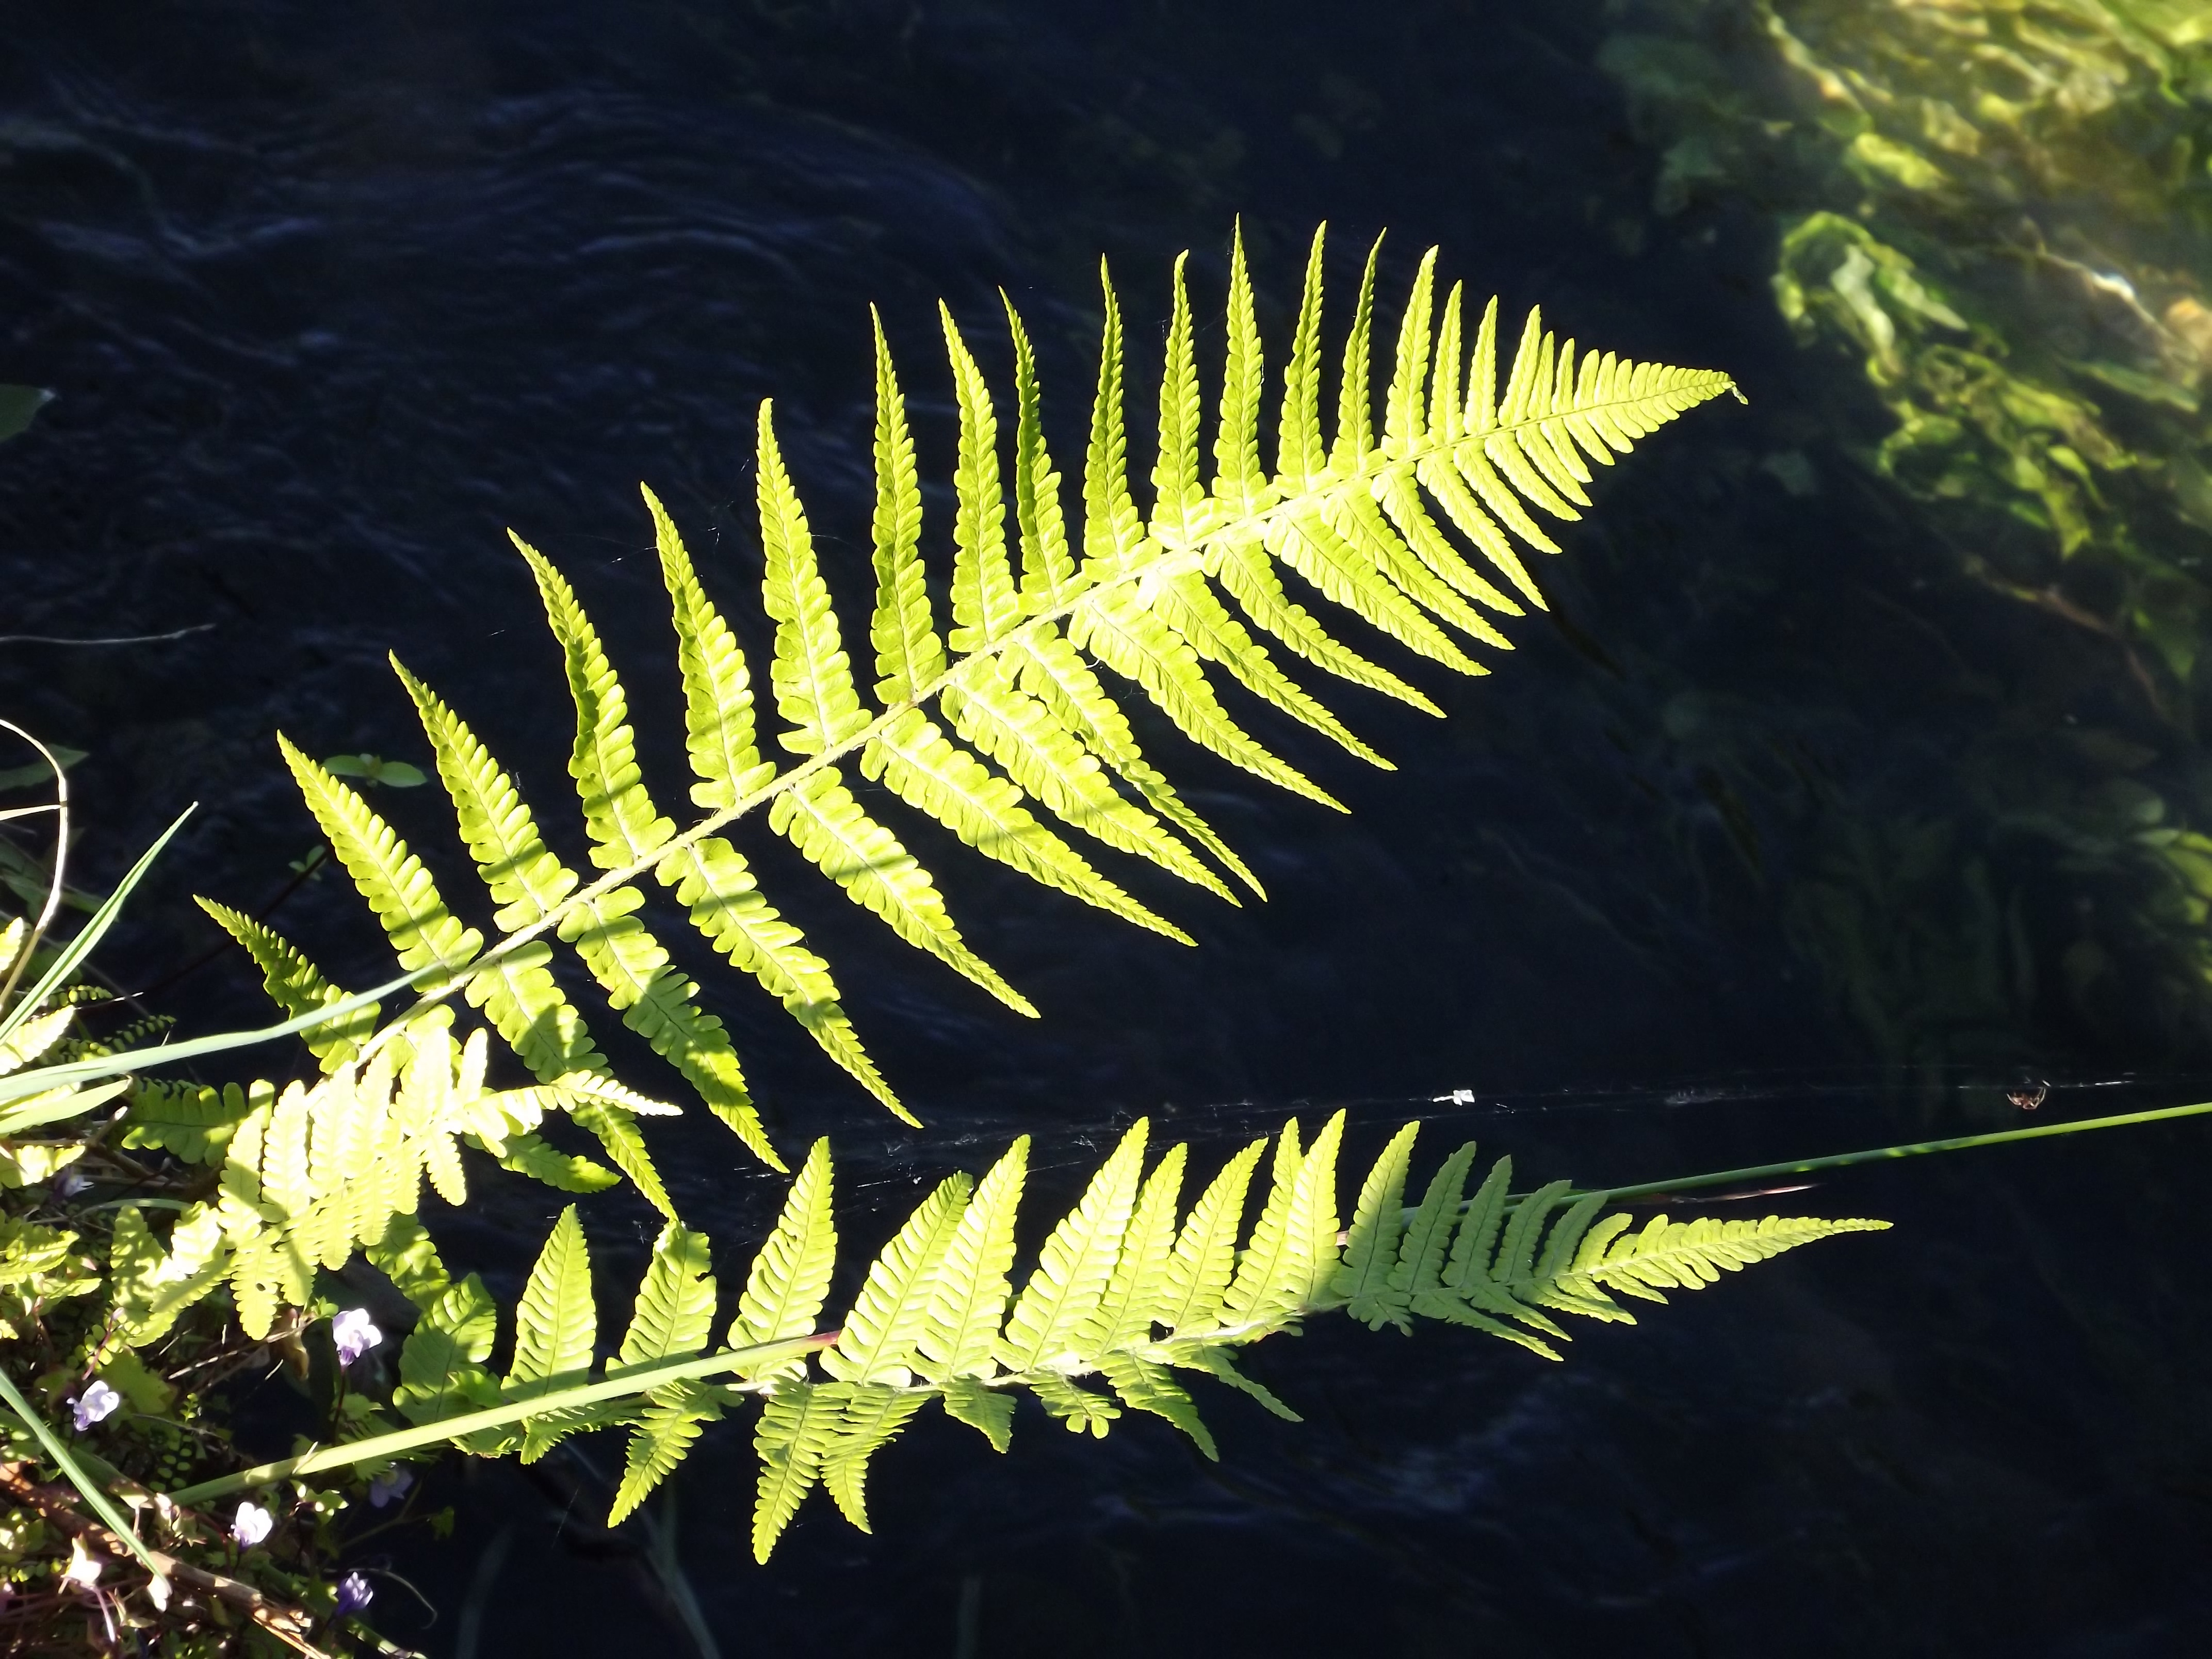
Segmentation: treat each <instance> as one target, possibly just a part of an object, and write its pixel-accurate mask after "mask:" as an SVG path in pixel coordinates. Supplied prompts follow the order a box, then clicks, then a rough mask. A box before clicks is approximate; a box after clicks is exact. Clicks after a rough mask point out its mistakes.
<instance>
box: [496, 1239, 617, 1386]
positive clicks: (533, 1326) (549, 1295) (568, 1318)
mask: <svg viewBox="0 0 2212 1659" xmlns="http://www.w3.org/2000/svg"><path fill="white" fill-rule="evenodd" d="M598 1332H599V1314H598V1310H597V1309H596V1308H595V1307H594V1305H593V1304H592V1256H591V1250H590V1248H589V1247H588V1246H587V1245H586V1243H584V1229H583V1226H582V1224H580V1222H579V1221H578V1220H577V1219H576V1206H574V1205H573V1204H571V1205H569V1206H568V1207H567V1208H566V1209H564V1210H562V1212H561V1218H560V1219H559V1220H558V1221H556V1222H555V1223H554V1224H553V1231H552V1232H551V1233H550V1234H549V1235H548V1236H547V1237H546V1240H545V1247H544V1249H542V1250H540V1251H539V1252H538V1261H537V1262H536V1264H535V1265H533V1266H532V1268H531V1269H530V1277H529V1279H527V1280H526V1281H525V1282H524V1284H523V1287H522V1298H521V1300H520V1301H519V1302H517V1303H516V1304H515V1308H514V1359H513V1364H510V1365H509V1366H508V1367H507V1376H506V1378H505V1380H504V1381H503V1382H502V1383H501V1385H500V1394H501V1397H502V1398H504V1399H508V1400H520V1399H528V1398H531V1397H532V1396H534V1395H541V1394H550V1393H552V1392H554V1391H555V1390H556V1389H559V1388H561V1387H563V1386H565V1385H567V1384H569V1383H576V1382H580V1381H581V1380H582V1379H583V1377H584V1376H586V1374H587V1373H588V1372H589V1371H590V1370H591V1367H592V1346H593V1343H594V1341H595V1340H596V1338H597V1335H598Z"/></svg>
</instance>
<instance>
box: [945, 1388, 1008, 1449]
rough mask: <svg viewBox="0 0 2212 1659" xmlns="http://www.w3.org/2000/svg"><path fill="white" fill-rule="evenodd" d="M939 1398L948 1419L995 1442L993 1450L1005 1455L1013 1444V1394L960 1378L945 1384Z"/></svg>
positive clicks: (992, 1445)
mask: <svg viewBox="0 0 2212 1659" xmlns="http://www.w3.org/2000/svg"><path fill="white" fill-rule="evenodd" d="M939 1400H940V1401H942V1403H943V1405H944V1407H945V1415H946V1416H947V1417H950V1418H952V1419H956V1420H957V1421H959V1422H962V1423H965V1424H966V1425H968V1426H969V1428H971V1429H973V1430H975V1432H976V1433H978V1434H980V1435H981V1436H982V1437H984V1438H985V1439H986V1440H987V1441H989V1442H990V1443H991V1449H992V1450H993V1451H994V1452H998V1453H1000V1454H1001V1455H1003V1454H1004V1453H1005V1451H1006V1448H1007V1447H1008V1446H1009V1445H1011V1444H1012V1443H1013V1434H1014V1397H1013V1395H1010V1394H1005V1393H1001V1392H1000V1390H998V1389H994V1388H992V1387H990V1386H989V1385H988V1384H987V1383H983V1382H981V1380H980V1379H978V1378H975V1377H973V1376H956V1377H954V1378H953V1379H952V1381H951V1382H950V1383H946V1384H945V1389H944V1392H943V1393H942V1394H941V1395H939Z"/></svg>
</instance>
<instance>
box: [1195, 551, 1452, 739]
mask: <svg viewBox="0 0 2212 1659" xmlns="http://www.w3.org/2000/svg"><path fill="white" fill-rule="evenodd" d="M1211 574H1212V575H1213V576H1214V577H1215V579H1216V580H1218V581H1219V582H1220V583H1221V585H1222V586H1223V587H1224V588H1225V589H1226V590H1227V591H1228V593H1229V596H1230V597H1231V599H1235V600H1236V601H1237V604H1238V605H1241V606H1243V611H1244V614H1245V615H1246V616H1248V617H1251V618H1252V620H1253V621H1254V622H1255V623H1257V624H1259V626H1260V627H1261V628H1262V629H1266V630H1267V632H1268V633H1269V634H1271V635H1273V636H1274V637H1275V638H1277V639H1279V640H1280V641H1282V642H1283V643H1284V644H1285V645H1287V646H1289V647H1290V648H1291V650H1293V651H1295V652H1297V653H1298V654H1299V655H1300V656H1302V657H1304V658H1305V659H1307V660H1308V661H1309V662H1311V663H1314V664H1316V665H1319V666H1320V667H1322V668H1325V669H1327V670H1328V671H1329V672H1330V673H1332V674H1334V675H1335V676H1336V677H1337V678H1339V679H1343V680H1349V681H1351V682H1352V684H1355V685H1364V686H1365V687H1367V688H1368V689H1369V690H1373V691H1380V692H1382V693H1383V694H1384V695H1385V696H1392V697H1395V698H1396V699H1397V700H1398V701H1399V702H1402V703H1406V704H1407V705H1408V706H1410V707H1412V708H1418V709H1419V710H1420V711H1421V712H1422V713H1423V714H1434V715H1435V716H1436V717H1437V719H1439V720H1442V719H1443V712H1444V711H1443V709H1441V708H1437V706H1436V704H1435V703H1433V702H1431V701H1430V700H1429V699H1428V698H1427V697H1425V696H1423V695H1422V694H1421V693H1420V692H1419V691H1417V690H1414V689H1413V687H1412V686H1410V685H1408V684H1406V682H1405V681H1403V680H1401V679H1400V678H1398V677H1397V676H1396V675H1395V674H1393V673H1392V672H1391V671H1389V669H1387V668H1379V667H1377V666H1376V665H1375V664H1373V663H1371V662H1370V661H1368V660H1367V659H1366V658H1364V657H1363V656H1361V655H1360V654H1359V653H1358V652H1356V651H1353V650H1352V649H1351V648H1350V647H1346V646H1344V645H1341V644H1340V643H1339V642H1338V641H1336V640H1335V639H1334V637H1332V636H1331V635H1329V633H1328V630H1327V629H1324V628H1322V625H1321V623H1319V622H1317V621H1316V620H1315V618H1314V617H1313V615H1312V613H1311V612H1310V611H1307V610H1306V609H1305V607H1304V606H1303V605H1297V604H1295V603H1293V602H1292V601H1291V598H1290V596H1289V595H1288V594H1286V593H1285V592H1284V591H1283V584H1282V581H1281V580H1280V579H1279V577H1278V576H1277V575H1276V574H1275V567H1274V562H1273V560H1271V559H1270V558H1269V557H1268V556H1267V549H1266V547H1265V546H1264V545H1263V544H1261V543H1260V542H1257V541H1249V542H1240V543H1238V544H1236V545H1235V546H1233V547H1231V548H1229V549H1227V550H1225V551H1224V553H1223V554H1222V556H1221V557H1220V559H1219V560H1218V562H1216V563H1215V564H1214V565H1213V566H1212V568H1211Z"/></svg>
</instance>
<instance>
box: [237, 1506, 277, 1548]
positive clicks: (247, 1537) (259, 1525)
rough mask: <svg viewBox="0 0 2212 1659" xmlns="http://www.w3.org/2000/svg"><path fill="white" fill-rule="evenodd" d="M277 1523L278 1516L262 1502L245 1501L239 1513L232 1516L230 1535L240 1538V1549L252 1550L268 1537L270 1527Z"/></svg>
mask: <svg viewBox="0 0 2212 1659" xmlns="http://www.w3.org/2000/svg"><path fill="white" fill-rule="evenodd" d="M275 1525H276V1516H273V1515H271V1514H270V1513H269V1511H268V1510H264V1509H263V1508H262V1507H261V1505H260V1504H255V1503H252V1502H248V1503H244V1504H240V1505H239V1506H238V1513H237V1514H236V1515H234V1516H232V1517H231V1520H230V1535H231V1536H232V1537H233V1538H235V1539H236V1540H237V1541H238V1547H240V1549H246V1550H250V1549H252V1547H254V1546H255V1545H256V1544H258V1543H259V1542H261V1541H262V1540H264V1538H266V1537H268V1536H269V1531H270V1528H272V1527H274V1526H275Z"/></svg>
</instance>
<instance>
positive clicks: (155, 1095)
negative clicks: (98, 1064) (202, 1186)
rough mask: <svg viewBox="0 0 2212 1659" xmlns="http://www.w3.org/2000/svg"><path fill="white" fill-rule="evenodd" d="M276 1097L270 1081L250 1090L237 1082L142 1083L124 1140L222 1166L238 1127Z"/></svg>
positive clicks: (134, 1097) (133, 1095) (134, 1093)
mask: <svg viewBox="0 0 2212 1659" xmlns="http://www.w3.org/2000/svg"><path fill="white" fill-rule="evenodd" d="M275 1099H276V1086H275V1085H273V1084H268V1083H256V1084H254V1085H252V1090H251V1092H249V1091H247V1090H246V1089H242V1088H240V1086H239V1085H237V1084H235V1083H226V1084H225V1085H223V1086H222V1088H221V1089H219V1090H218V1089H210V1088H204V1087H195V1086H194V1085H191V1084H189V1083H169V1082H151V1081H149V1082H146V1083H142V1084H140V1085H138V1086H137V1088H135V1089H133V1090H132V1091H131V1097H130V1104H129V1107H128V1109H127V1112H126V1115H125V1118H124V1120H123V1144H124V1145H125V1146H130V1147H144V1146H158V1147H160V1148H161V1150H162V1151H163V1152H172V1153H174V1154H175V1155H176V1156H177V1157H179V1158H182V1159H184V1160H185V1163H187V1164H221V1163H222V1162H223V1159H224V1156H225V1148H226V1147H228V1145H229V1144H230V1138H231V1135H232V1134H233V1133H234V1132H235V1130H236V1129H237V1127H238V1126H239V1125H240V1123H242V1122H243V1121H245V1120H246V1117H247V1116H248V1115H251V1114H252V1113H254V1112H257V1111H259V1110H260V1109H263V1108H264V1107H265V1106H267V1105H269V1104H270V1103H271V1102H272V1101H274V1100H275Z"/></svg>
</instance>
